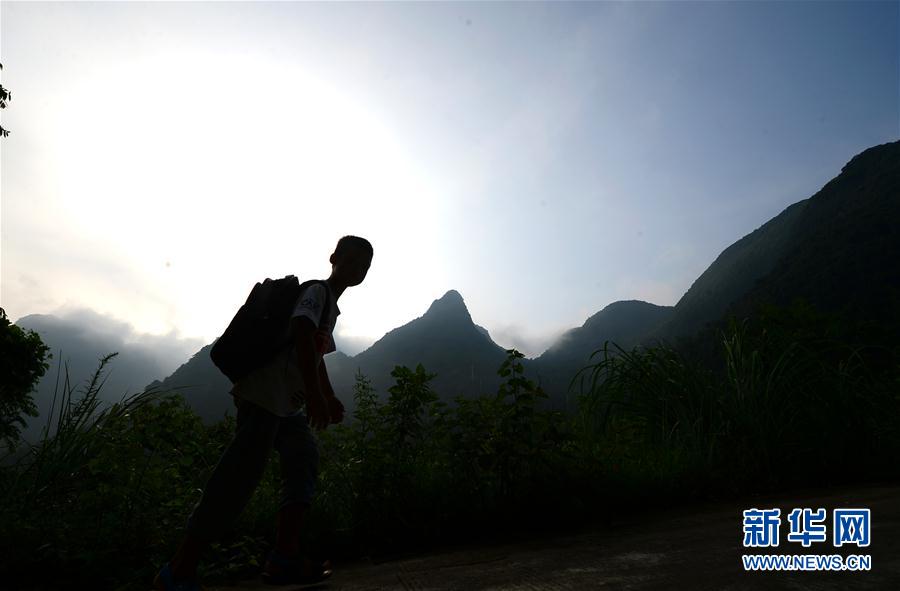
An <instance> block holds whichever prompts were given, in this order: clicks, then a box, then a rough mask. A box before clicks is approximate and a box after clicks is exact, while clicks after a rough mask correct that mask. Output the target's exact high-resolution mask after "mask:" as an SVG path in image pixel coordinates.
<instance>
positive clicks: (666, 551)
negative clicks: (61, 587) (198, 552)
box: [211, 486, 900, 591]
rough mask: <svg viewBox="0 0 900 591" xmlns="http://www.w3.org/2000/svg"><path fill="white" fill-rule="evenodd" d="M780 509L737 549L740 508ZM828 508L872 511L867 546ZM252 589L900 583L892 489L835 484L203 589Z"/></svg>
mask: <svg viewBox="0 0 900 591" xmlns="http://www.w3.org/2000/svg"><path fill="white" fill-rule="evenodd" d="M774 507H778V508H780V509H781V516H782V517H781V526H780V536H779V541H780V545H779V546H778V547H777V548H766V549H751V548H744V547H743V538H744V534H743V515H742V511H743V510H744V509H750V508H757V509H770V508H774ZM795 507H800V508H803V507H809V508H810V509H813V510H815V509H817V508H819V507H824V508H825V509H827V519H826V522H825V524H826V527H827V535H828V541H827V542H822V543H813V544H812V546H811V547H810V548H808V549H807V548H804V547H803V545H802V544H801V543H799V542H789V541H788V540H787V534H788V533H789V531H790V529H789V523H788V519H787V515H788V514H789V513H790V512H791V510H792V509H793V508H795ZM834 508H869V509H870V510H871V523H870V525H871V529H870V545H869V547H867V548H859V547H856V546H849V547H847V546H842V547H840V548H835V547H834V546H833V544H832V537H831V534H832V531H831V529H832V510H833V509H834ZM751 553H753V554H764V553H765V554H775V553H778V554H817V555H826V554H827V555H832V554H840V555H842V556H847V555H849V554H867V555H870V556H871V570H869V571H865V572H860V571H855V572H848V571H845V572H810V571H805V572H797V571H795V572H747V571H745V570H744V567H743V563H742V560H741V555H742V554H751ZM251 589H252V590H259V589H285V590H287V589H306V590H310V589H317V590H323V591H324V590H328V591H363V590H365V591H374V590H379V589H383V590H388V589H391V590H393V589H397V590H421V591H425V590H428V591H445V590H446V591H449V590H460V591H470V590H495V589H496V590H500V589H503V590H510V591H520V590H521V591H525V590H528V591H533V590H543V589H547V590H562V589H572V590H581V589H666V590H670V589H732V590H743V589H815V590H835V591H837V590H843V589H885V590H897V591H900V487H896V486H895V487H867V488H861V487H856V488H846V489H835V490H830V491H827V492H822V491H818V492H797V493H794V494H791V495H781V496H773V497H759V498H754V499H751V500H748V501H745V502H743V503H735V502H729V503H722V504H715V505H711V504H707V505H698V506H694V507H690V508H682V509H679V510H675V511H668V512H665V513H655V514H646V515H643V516H641V517H632V518H629V519H623V520H622V521H620V522H618V523H615V524H613V525H611V526H610V527H608V528H605V529H603V530H602V531H596V532H592V533H579V534H574V535H568V536H553V537H547V538H542V539H529V540H523V541H520V542H515V543H506V544H498V545H474V544H473V545H471V546H468V547H465V548H457V549H452V550H448V551H443V552H435V553H431V554H423V555H420V556H415V557H407V558H403V559H398V560H394V561H390V562H382V563H380V564H373V563H365V562H357V563H352V564H336V565H335V574H334V575H333V576H332V577H331V579H329V580H328V581H327V583H325V584H320V585H318V586H306V587H297V586H284V587H270V586H266V585H263V584H262V583H261V582H259V581H258V580H252V581H247V582H245V583H242V584H241V585H239V586H236V587H213V588H211V591H213V590H215V591H239V590H240V591H243V590H251Z"/></svg>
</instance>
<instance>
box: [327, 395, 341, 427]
mask: <svg viewBox="0 0 900 591" xmlns="http://www.w3.org/2000/svg"><path fill="white" fill-rule="evenodd" d="M327 401H328V412H329V414H331V422H332V423H334V424H335V425H336V424H338V423H340V422H341V421H343V420H344V405H343V404H341V401H340V400H338V399H337V396H328V397H327Z"/></svg>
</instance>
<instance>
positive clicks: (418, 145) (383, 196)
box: [0, 1, 900, 356]
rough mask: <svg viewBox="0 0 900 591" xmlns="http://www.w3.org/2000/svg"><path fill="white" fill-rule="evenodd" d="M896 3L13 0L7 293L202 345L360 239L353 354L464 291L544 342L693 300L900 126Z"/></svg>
mask: <svg viewBox="0 0 900 591" xmlns="http://www.w3.org/2000/svg"><path fill="white" fill-rule="evenodd" d="M898 27H900V11H898V3H897V2H882V3H866V2H848V3H840V2H774V3H768V2H752V3H751V2H697V3H694V2H677V1H676V2H664V3H655V2H639V3H607V2H596V3H588V2H584V3H572V4H568V3H565V4H564V3H547V4H543V3H430V2H429V3H333V4H320V3H281V2H279V3H262V2H250V3H211V2H210V3H124V2H121V3H120V2H113V3H96V4H94V3H81V2H78V3H60V4H55V3H17V2H5V1H4V2H0V35H2V38H0V62H2V64H3V67H4V69H3V72H2V82H3V85H4V87H6V88H8V89H9V90H11V91H12V93H13V100H12V102H11V103H10V104H9V107H8V108H7V109H6V110H5V111H4V112H3V117H2V124H3V127H5V128H6V129H9V130H10V131H11V135H10V136H9V137H8V138H5V139H3V140H0V146H2V153H0V156H2V159H0V160H2V170H0V173H2V186H0V189H2V213H0V222H2V228H0V230H2V244H0V248H2V261H0V263H2V267H0V302H2V303H0V305H2V307H4V308H5V309H6V311H7V313H8V314H9V316H10V317H11V318H12V319H17V318H20V317H22V316H24V315H27V314H33V313H54V314H64V315H65V314H73V313H76V312H75V311H77V310H78V309H80V308H90V309H92V310H94V311H96V312H98V313H100V314H103V315H105V316H108V317H109V318H110V319H111V323H112V324H111V325H115V326H120V327H122V326H125V327H129V328H127V331H130V333H131V334H132V336H133V337H134V338H137V337H138V336H139V335H140V334H141V333H150V334H155V335H164V336H165V338H166V339H168V340H169V341H170V342H172V343H173V345H177V346H179V347H182V348H184V349H185V350H191V349H193V350H196V349H197V348H199V346H201V345H202V344H205V343H208V342H210V341H212V339H213V338H215V337H216V336H217V335H218V334H219V333H220V332H221V331H222V330H223V329H224V327H225V326H226V325H227V323H228V321H229V320H230V319H231V316H232V315H233V313H234V312H235V311H236V309H237V307H238V306H239V305H240V304H241V303H242V302H243V300H244V298H245V297H246V295H247V293H248V291H249V289H250V287H252V285H253V283H254V282H256V281H258V280H260V279H262V278H264V277H267V276H268V277H280V276H283V275H286V274H289V273H293V274H296V275H298V276H300V277H301V279H306V278H312V277H322V278H324V277H326V276H327V275H328V273H329V272H330V265H329V263H328V255H329V254H330V253H331V252H332V249H333V248H334V245H335V242H336V241H337V239H338V238H339V237H340V236H342V235H344V234H358V235H361V236H365V237H367V238H368V239H369V240H371V242H372V243H373V245H374V247H375V257H374V261H373V264H372V267H371V270H370V272H369V276H368V278H367V279H366V281H365V282H364V283H363V284H362V286H360V287H356V288H351V289H349V290H348V291H347V292H346V293H345V295H344V296H343V297H342V298H341V301H340V303H339V305H340V307H341V310H342V312H343V313H342V315H341V318H340V320H339V322H338V328H337V331H336V338H337V341H338V347H339V348H340V349H342V350H344V351H345V352H347V353H350V354H353V353H356V352H358V351H359V350H361V349H362V348H363V347H364V346H367V345H369V344H370V343H372V342H373V341H374V340H375V339H377V338H379V337H380V336H381V335H383V334H384V333H385V332H386V331H388V330H390V329H392V328H394V327H396V326H399V325H401V324H403V323H405V322H408V321H409V320H411V319H413V318H415V317H417V316H419V315H421V314H422V313H424V312H425V310H426V309H427V308H428V306H429V304H430V303H431V302H432V300H434V299H435V298H438V297H440V296H441V295H442V294H443V293H444V292H445V291H447V290H448V289H456V290H458V291H459V292H460V293H461V294H462V295H463V297H464V299H465V301H466V304H467V305H468V308H469V310H470V312H471V313H472V316H473V318H474V320H475V321H476V322H478V323H479V324H481V325H483V326H485V327H486V328H487V329H488V330H489V331H490V332H491V334H492V336H493V337H494V339H495V340H496V341H497V342H498V343H499V344H500V345H501V346H504V347H513V346H516V347H518V348H519V349H520V350H522V351H524V352H525V353H526V354H527V355H528V356H534V355H537V354H539V353H540V352H541V351H543V349H544V348H545V347H546V346H547V345H548V344H549V341H550V339H552V338H554V337H555V336H557V335H558V334H559V333H560V332H561V331H562V330H564V329H566V328H570V327H573V326H579V325H581V324H582V323H583V322H584V320H585V319H586V318H587V317H588V316H590V315H591V314H593V313H595V312H597V311H598V310H600V309H602V308H603V307H604V306H606V305H608V304H609V303H611V302H613V301H616V300H623V299H642V300H646V301H649V302H653V303H656V304H661V305H674V304H675V303H676V302H677V301H678V299H679V298H680V297H681V295H682V294H683V293H684V292H685V291H686V290H687V289H688V288H689V287H690V285H691V283H692V282H693V281H694V280H695V279H696V278H697V276H698V275H700V273H702V272H703V271H704V270H705V269H706V268H707V267H708V266H709V264H710V263H712V261H713V260H714V259H715V258H716V256H717V255H718V254H719V253H720V252H721V251H722V250H723V249H724V248H725V247H727V246H728V245H729V244H731V243H733V242H734V241H736V240H738V239H739V238H741V237H742V236H744V235H746V234H748V233H749V232H752V231H753V230H754V229H756V228H757V227H759V226H760V225H761V224H763V223H765V222H766V221H767V220H769V219H770V218H772V217H773V216H775V215H777V214H778V213H779V212H781V211H782V210H783V209H784V208H785V207H787V206H788V205H789V204H791V203H794V202H796V201H799V200H801V199H804V198H806V197H809V196H811V195H812V194H813V193H815V192H816V191H817V190H818V189H820V188H821V187H822V185H824V184H825V183H826V182H827V181H828V180H830V179H831V178H832V177H834V176H835V175H836V174H837V173H838V172H839V171H840V168H841V166H843V165H844V164H845V163H846V162H847V160H849V159H850V158H851V157H852V156H853V155H854V154H856V153H858V152H860V151H862V150H863V149H865V148H867V147H870V146H873V145H876V144H880V143H884V142H887V141H893V140H896V139H898V136H900V112H898V98H900V75H898V69H900V68H898V54H900V48H898ZM87 317H90V316H87ZM123 330H125V329H123ZM157 342H163V341H157Z"/></svg>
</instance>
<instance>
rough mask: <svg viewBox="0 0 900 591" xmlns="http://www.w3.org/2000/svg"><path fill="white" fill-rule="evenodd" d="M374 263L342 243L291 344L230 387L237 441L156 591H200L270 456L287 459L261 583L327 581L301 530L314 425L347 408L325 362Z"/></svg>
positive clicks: (336, 418) (314, 457)
mask: <svg viewBox="0 0 900 591" xmlns="http://www.w3.org/2000/svg"><path fill="white" fill-rule="evenodd" d="M372 255H373V250H372V245H371V244H370V243H369V241H368V240H366V239H365V238H360V237H357V236H344V237H343V238H341V239H340V240H339V241H338V243H337V247H336V248H335V250H334V253H333V254H332V255H331V257H330V259H329V261H330V262H331V265H332V267H331V275H330V276H329V277H328V279H327V280H325V282H323V283H313V284H312V285H310V286H308V287H307V288H306V289H305V290H304V291H303V292H302V293H301V294H300V296H299V298H298V300H297V304H296V306H295V308H294V312H293V314H292V318H291V333H292V335H293V337H294V344H293V346H292V347H288V348H286V349H285V350H284V351H282V352H281V353H279V354H278V355H276V356H275V358H273V359H272V360H271V361H269V362H268V363H267V364H266V365H264V366H263V367H261V368H259V369H256V370H254V371H253V372H251V373H250V374H249V375H247V376H246V377H244V378H242V379H241V380H239V381H238V382H237V383H236V384H234V387H233V388H232V390H231V394H232V395H233V396H234V401H235V405H236V406H237V426H236V428H235V434H234V437H233V439H232V440H231V442H230V443H229V445H228V447H227V448H226V449H225V451H224V452H223V454H222V457H221V458H220V459H219V462H218V464H217V465H216V468H215V470H214V471H213V473H212V475H211V476H210V478H209V481H208V482H207V484H206V489H205V490H204V493H203V497H202V498H201V499H200V502H199V503H197V505H196V506H195V507H194V511H193V512H192V513H191V515H190V517H189V518H188V522H187V528H186V532H185V537H184V539H183V540H182V542H181V545H180V546H179V548H178V551H177V552H176V553H175V556H173V557H172V559H171V560H170V561H169V562H167V563H166V564H165V565H163V567H162V569H161V570H160V572H159V573H158V574H157V575H156V578H155V580H154V581H153V584H154V587H155V588H156V589H158V590H160V591H175V590H178V591H187V590H197V589H202V587H201V586H200V584H199V582H198V581H197V564H198V562H199V560H200V555H201V553H202V552H203V550H204V549H205V548H206V547H207V545H208V544H209V543H211V542H212V541H214V540H216V539H217V538H218V537H220V536H221V535H222V534H224V533H225V532H226V531H227V529H228V528H229V527H230V526H231V525H232V524H233V523H234V521H235V520H236V519H237V517H238V515H240V513H241V511H243V509H244V506H245V505H246V504H247V502H248V501H249V500H250V497H251V496H252V495H253V491H254V490H255V489H256V487H257V485H258V484H259V481H260V479H261V478H262V475H263V472H264V470H265V466H266V463H267V461H268V458H269V452H270V450H271V449H272V448H274V449H276V450H277V451H278V454H279V457H280V461H281V474H282V489H281V502H280V506H279V510H278V515H277V518H276V522H275V530H276V538H275V548H274V550H273V551H272V552H271V553H270V554H269V557H268V560H267V562H266V565H265V568H264V569H263V575H262V576H263V581H264V582H266V583H271V584H304V583H314V582H318V581H321V580H324V579H325V578H327V577H328V576H330V575H331V565H330V563H328V561H325V562H324V563H321V562H314V561H312V560H309V559H307V558H305V557H303V556H301V554H300V546H299V541H300V540H299V535H300V529H301V526H302V523H303V516H304V514H305V512H306V511H307V510H308V509H309V506H310V504H311V503H312V500H313V496H314V493H315V481H316V476H317V474H318V461H319V453H318V448H317V445H316V439H315V437H314V436H313V434H312V432H311V431H310V426H312V427H313V428H315V429H317V430H319V429H324V428H325V427H327V426H328V425H329V424H331V423H339V422H340V421H342V420H343V418H344V406H343V405H342V404H341V402H340V400H338V399H337V397H336V396H335V395H334V390H333V389H332V387H331V382H330V381H329V379H328V373H327V372H326V369H325V363H324V362H323V361H322V356H323V355H325V354H326V353H330V352H332V351H334V350H335V345H334V337H333V331H334V325H335V322H336V321H337V317H338V315H339V314H340V313H341V312H340V309H339V308H338V306H337V300H338V298H340V296H341V294H343V293H344V290H345V289H347V288H348V287H352V286H354V285H359V284H360V283H362V281H363V279H365V277H366V273H367V272H368V270H369V266H370V265H371V263H372ZM304 402H305V413H304V411H303V403H304Z"/></svg>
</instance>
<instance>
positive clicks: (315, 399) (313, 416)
mask: <svg viewBox="0 0 900 591" xmlns="http://www.w3.org/2000/svg"><path fill="white" fill-rule="evenodd" d="M291 330H293V332H294V344H295V346H296V348H297V365H298V366H299V368H300V375H301V376H302V377H303V384H304V385H305V386H306V391H305V392H304V395H305V398H306V410H307V415H308V418H309V422H310V424H312V425H313V426H314V427H316V428H318V429H324V428H325V427H327V426H328V422H329V415H330V412H329V410H328V405H327V403H326V401H325V396H324V395H323V392H324V390H323V387H322V382H321V381H320V380H319V372H318V371H317V369H316V342H315V338H314V334H315V330H316V327H315V324H313V321H312V320H310V319H309V318H307V317H306V316H295V317H294V318H292V319H291ZM325 383H328V382H327V381H325ZM329 387H330V384H329Z"/></svg>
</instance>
